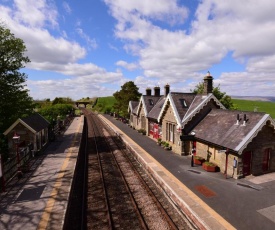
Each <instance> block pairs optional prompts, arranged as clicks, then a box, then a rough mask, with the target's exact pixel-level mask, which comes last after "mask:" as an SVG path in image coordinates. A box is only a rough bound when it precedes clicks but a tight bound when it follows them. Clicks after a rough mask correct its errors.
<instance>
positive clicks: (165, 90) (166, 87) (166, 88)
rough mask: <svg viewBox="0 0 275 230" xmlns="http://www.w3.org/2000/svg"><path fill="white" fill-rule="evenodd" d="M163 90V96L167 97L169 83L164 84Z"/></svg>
mask: <svg viewBox="0 0 275 230" xmlns="http://www.w3.org/2000/svg"><path fill="white" fill-rule="evenodd" d="M164 92H165V97H167V96H168V94H169V92H170V85H168V83H167V84H166V85H165V86H164Z"/></svg>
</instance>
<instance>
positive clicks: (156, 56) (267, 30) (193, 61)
mask: <svg viewBox="0 0 275 230" xmlns="http://www.w3.org/2000/svg"><path fill="white" fill-rule="evenodd" d="M140 2H142V3H140ZM145 2H146V3H145ZM147 2H148V1H139V3H137V1H126V2H125V1H122V0H114V1H113V0H112V1H111V0H105V3H106V4H108V6H109V7H110V11H111V13H112V15H113V17H114V18H116V19H117V21H118V23H117V25H116V31H115V34H116V36H117V37H118V38H120V39H122V40H123V41H125V42H126V44H125V46H124V48H125V49H126V50H127V52H131V53H132V54H133V55H138V57H139V62H140V63H139V64H140V66H141V68H143V70H144V75H145V76H146V77H156V78H159V79H163V80H164V81H167V80H169V81H171V82H172V83H176V82H182V81H185V80H188V79H192V78H193V77H194V75H196V73H198V72H201V71H205V72H206V71H207V70H208V69H210V68H211V67H212V66H213V65H215V64H219V63H220V62H221V61H222V59H223V58H224V57H225V56H226V55H227V54H228V53H229V52H232V54H233V55H232V56H233V58H235V59H236V60H238V61H239V62H242V64H243V65H246V71H247V72H243V73H232V74H231V73H224V74H222V75H221V80H220V83H221V85H222V84H224V85H225V86H224V88H226V87H227V89H228V93H229V94H230V93H232V94H233V93H236V90H234V89H232V88H230V87H229V86H228V84H230V82H234V83H236V81H238V85H240V86H241V85H243V86H244V87H246V85H247V83H245V81H246V80H247V81H248V79H249V81H250V79H251V82H250V83H249V87H250V91H249V90H245V91H239V92H240V93H243V92H245V93H247V94H248V95H253V94H255V93H256V94H261V95H268V94H269V95H273V94H274V92H271V90H268V91H263V90H260V89H259V88H258V87H257V84H259V82H265V81H266V80H268V81H271V82H272V83H270V82H269V83H268V84H263V87H264V88H268V86H270V85H271V84H274V81H275V79H270V77H271V76H272V75H273V76H274V67H273V66H274V65H273V63H274V53H275V46H274V44H273V43H274V42H273V41H274V40H275V24H274V19H275V14H274V12H273V10H272V9H274V8H275V2H274V1H272V0H263V1H260V2H259V1H257V0H248V1H238V0H233V1H219V0H203V1H201V2H200V3H199V5H198V8H197V10H196V13H195V18H194V19H193V21H192V23H191V27H190V28H189V30H188V32H187V30H174V29H173V27H171V28H169V27H167V28H166V29H164V28H163V27H160V26H159V25H158V23H157V22H156V21H155V19H161V18H164V16H165V15H166V16H167V15H169V14H170V13H171V11H170V9H171V7H167V5H166V7H164V8H162V7H158V6H156V7H155V8H154V7H153V5H154V4H156V3H155V2H152V3H147ZM168 2H169V3H168ZM166 3H167V4H171V6H175V5H177V1H166ZM166 3H164V2H162V1H161V3H160V4H164V5H165V4H166ZM146 4H148V5H146ZM178 8H180V9H181V10H185V8H184V7H183V6H178ZM165 9H166V10H165ZM185 11H186V10H185ZM150 15H152V16H150ZM175 15H178V16H179V15H180V13H179V11H177V12H175ZM181 22H184V21H181ZM187 26H188V25H187ZM232 71H234V70H232ZM256 72H261V75H259V74H258V75H256V74H255V73H256ZM224 75H227V78H226V79H225V78H224ZM236 76H238V77H236ZM254 76H258V80H257V81H253V80H252V79H254ZM214 77H215V78H218V77H220V76H214ZM246 88H247V89H248V87H246ZM252 88H253V89H259V92H253V91H252V90H251V89H252ZM270 89H271V88H270Z"/></svg>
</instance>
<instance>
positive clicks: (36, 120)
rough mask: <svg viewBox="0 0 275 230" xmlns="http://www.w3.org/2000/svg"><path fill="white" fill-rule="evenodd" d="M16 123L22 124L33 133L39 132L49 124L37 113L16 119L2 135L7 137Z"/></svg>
mask: <svg viewBox="0 0 275 230" xmlns="http://www.w3.org/2000/svg"><path fill="white" fill-rule="evenodd" d="M18 123H21V124H23V125H24V126H25V127H27V128H28V129H29V130H30V131H32V132H33V133H36V132H39V131H41V130H42V129H45V128H47V127H48V126H49V125H50V123H49V122H48V121H47V120H46V119H45V118H44V117H42V116H41V115H40V114H39V113H35V114H33V115H30V116H29V117H25V118H18V119H17V120H16V121H15V122H14V123H13V124H12V125H11V126H10V127H9V128H8V129H7V130H6V131H5V132H4V135H7V134H8V133H9V132H10V131H11V130H12V129H13V128H14V127H15V126H16V125H17V124H18Z"/></svg>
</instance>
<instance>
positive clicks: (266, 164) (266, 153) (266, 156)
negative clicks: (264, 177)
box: [262, 148, 270, 172]
mask: <svg viewBox="0 0 275 230" xmlns="http://www.w3.org/2000/svg"><path fill="white" fill-rule="evenodd" d="M269 158H270V148H267V149H265V150H264V153H263V162H262V169H263V172H267V171H268V169H269Z"/></svg>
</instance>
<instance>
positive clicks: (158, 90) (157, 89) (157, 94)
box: [154, 86, 160, 97]
mask: <svg viewBox="0 0 275 230" xmlns="http://www.w3.org/2000/svg"><path fill="white" fill-rule="evenodd" d="M154 90H155V96H157V97H159V96H160V88H159V86H156V87H155V88H154Z"/></svg>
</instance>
